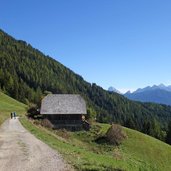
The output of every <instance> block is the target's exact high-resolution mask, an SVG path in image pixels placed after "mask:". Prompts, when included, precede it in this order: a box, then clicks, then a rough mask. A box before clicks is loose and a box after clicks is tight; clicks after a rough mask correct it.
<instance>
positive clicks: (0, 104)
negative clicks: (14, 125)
mask: <svg viewBox="0 0 171 171" xmlns="http://www.w3.org/2000/svg"><path fill="white" fill-rule="evenodd" d="M26 107H27V106H26V105H25V104H23V103H20V102H18V101H17V100H15V99H13V98H11V97H9V96H7V95H5V94H3V93H1V92H0V124H2V122H3V121H4V120H5V119H7V118H9V117H10V113H11V112H13V111H15V112H16V113H17V114H18V115H21V114H24V113H25V112H26Z"/></svg>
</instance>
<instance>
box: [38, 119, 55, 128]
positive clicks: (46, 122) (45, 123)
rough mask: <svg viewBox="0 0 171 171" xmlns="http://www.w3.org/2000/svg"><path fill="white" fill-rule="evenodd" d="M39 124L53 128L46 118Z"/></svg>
mask: <svg viewBox="0 0 171 171" xmlns="http://www.w3.org/2000/svg"><path fill="white" fill-rule="evenodd" d="M41 125H42V126H44V127H46V128H53V124H52V123H51V122H50V121H49V120H48V119H43V120H42V122H41Z"/></svg>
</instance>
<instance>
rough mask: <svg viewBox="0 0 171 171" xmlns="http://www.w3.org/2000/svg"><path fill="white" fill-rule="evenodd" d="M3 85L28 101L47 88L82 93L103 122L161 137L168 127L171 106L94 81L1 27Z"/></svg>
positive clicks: (0, 80)
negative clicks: (110, 89)
mask: <svg viewBox="0 0 171 171" xmlns="http://www.w3.org/2000/svg"><path fill="white" fill-rule="evenodd" d="M0 66H1V67H0V87H1V90H2V91H3V92H5V93H7V94H8V95H10V96H11V97H13V98H15V99H17V100H20V101H21V102H24V103H29V102H34V103H38V102H39V101H40V98H41V97H42V95H43V94H44V93H45V91H50V92H52V93H79V94H81V95H82V96H83V97H84V98H85V99H86V102H87V106H88V114H89V116H91V117H93V118H94V117H96V118H97V120H98V121H100V122H112V121H113V122H117V123H120V124H122V125H124V126H127V127H130V128H134V129H137V130H140V131H143V132H145V133H148V134H150V135H152V136H155V137H157V138H161V129H160V127H162V129H163V130H166V129H167V124H168V121H169V120H170V119H171V107H169V106H165V105H156V104H148V103H138V102H133V101H130V100H128V99H127V98H125V97H123V96H121V95H119V94H116V93H109V92H108V91H105V90H104V89H102V88H101V87H99V86H97V85H96V84H90V83H88V82H86V81H84V79H83V78H82V77H81V76H79V75H77V74H75V73H74V72H73V71H71V70H70V69H68V68H66V67H65V66H63V65H62V64H60V63H59V62H57V61H55V60H54V59H52V58H51V57H49V56H45V55H44V54H43V53H41V52H40V51H39V50H37V49H34V48H33V47H32V46H31V45H30V44H27V43H26V42H24V41H21V40H15V39H14V38H12V37H11V36H9V35H7V34H6V33H4V32H3V31H2V30H0Z"/></svg>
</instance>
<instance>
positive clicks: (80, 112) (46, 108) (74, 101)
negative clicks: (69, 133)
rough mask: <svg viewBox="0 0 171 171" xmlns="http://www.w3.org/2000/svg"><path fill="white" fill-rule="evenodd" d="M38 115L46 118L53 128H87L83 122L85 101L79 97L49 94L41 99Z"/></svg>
mask: <svg viewBox="0 0 171 171" xmlns="http://www.w3.org/2000/svg"><path fill="white" fill-rule="evenodd" d="M40 114H42V115H43V116H44V118H47V119H48V120H49V121H50V122H51V123H52V124H53V125H54V128H66V129H72V130H80V129H82V128H83V126H85V125H86V126H89V125H88V123H86V121H83V118H84V117H83V116H84V115H86V114H87V110H86V103H85V100H84V99H83V98H82V97H81V96H80V95H73V94H50V95H47V96H46V97H44V98H43V100H42V103H41V109H40Z"/></svg>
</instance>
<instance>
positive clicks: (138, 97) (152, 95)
mask: <svg viewBox="0 0 171 171" xmlns="http://www.w3.org/2000/svg"><path fill="white" fill-rule="evenodd" d="M124 96H125V97H127V98H128V99H131V100H135V101H141V102H153V103H159V104H166V105H171V86H170V85H169V86H165V85H164V84H160V85H153V86H151V87H150V86H148V87H145V88H139V89H137V90H136V91H134V92H132V93H131V92H130V91H129V92H127V93H125V94H124Z"/></svg>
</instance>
